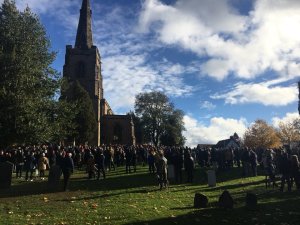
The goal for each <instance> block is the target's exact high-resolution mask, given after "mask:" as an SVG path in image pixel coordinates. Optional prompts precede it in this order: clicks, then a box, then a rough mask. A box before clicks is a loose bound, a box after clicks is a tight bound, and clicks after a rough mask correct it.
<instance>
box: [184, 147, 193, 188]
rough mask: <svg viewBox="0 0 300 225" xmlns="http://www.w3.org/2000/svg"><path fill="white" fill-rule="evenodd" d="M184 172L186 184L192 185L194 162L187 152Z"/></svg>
mask: <svg viewBox="0 0 300 225" xmlns="http://www.w3.org/2000/svg"><path fill="white" fill-rule="evenodd" d="M185 166H186V167H185V170H186V172H187V182H188V183H193V179H194V170H195V160H194V158H193V157H192V155H191V153H190V152H188V153H187V155H186V159H185Z"/></svg>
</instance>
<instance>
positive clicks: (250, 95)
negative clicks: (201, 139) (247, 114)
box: [211, 81, 298, 106]
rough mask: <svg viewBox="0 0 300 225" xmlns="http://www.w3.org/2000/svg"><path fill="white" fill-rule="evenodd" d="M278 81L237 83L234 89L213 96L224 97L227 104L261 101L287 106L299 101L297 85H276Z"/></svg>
mask: <svg viewBox="0 0 300 225" xmlns="http://www.w3.org/2000/svg"><path fill="white" fill-rule="evenodd" d="M276 83H277V81H276V82H273V81H269V82H262V83H248V84H246V83H237V84H235V85H234V87H233V89H232V90H230V91H228V92H225V93H217V94H214V95H212V96H211V98H213V99H224V101H225V103H227V104H246V103H259V104H263V105H265V106H285V105H288V104H291V103H293V102H295V101H297V99H298V90H297V87H296V86H290V87H284V86H278V85H277V86H275V84H276Z"/></svg>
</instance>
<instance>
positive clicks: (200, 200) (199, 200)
mask: <svg viewBox="0 0 300 225" xmlns="http://www.w3.org/2000/svg"><path fill="white" fill-rule="evenodd" d="M207 204H208V198H207V197H206V196H205V195H203V194H200V193H196V194H195V197H194V208H206V207H207Z"/></svg>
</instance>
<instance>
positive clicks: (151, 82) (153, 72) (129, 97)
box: [103, 55, 192, 113]
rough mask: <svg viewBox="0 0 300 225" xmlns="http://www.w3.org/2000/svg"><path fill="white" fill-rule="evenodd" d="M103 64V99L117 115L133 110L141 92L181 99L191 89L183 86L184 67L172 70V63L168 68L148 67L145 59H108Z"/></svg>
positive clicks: (128, 57)
mask: <svg viewBox="0 0 300 225" xmlns="http://www.w3.org/2000/svg"><path fill="white" fill-rule="evenodd" d="M103 64H104V65H105V67H104V68H103V74H104V75H105V79H104V87H105V90H104V95H105V96H106V97H107V99H108V101H109V103H110V105H111V106H112V108H113V109H114V110H116V111H117V112H122V113H124V112H126V111H129V110H130V109H133V105H134V100H135V96H136V95H137V94H139V93H141V92H147V91H152V90H158V91H162V92H164V93H165V94H167V95H171V96H175V97H176V96H177V97H178V96H184V95H188V94H189V93H190V92H191V89H192V87H191V86H188V85H185V84H184V83H183V79H182V76H181V73H183V71H182V70H183V67H182V66H179V65H177V66H175V68H172V66H168V64H170V63H169V62H165V66H166V67H161V66H160V65H159V64H158V65H157V66H153V65H147V61H146V57H145V55H118V56H111V57H106V58H104V60H103ZM177 67H178V68H177ZM166 68H171V69H169V70H167V69H166ZM176 68H177V69H176Z"/></svg>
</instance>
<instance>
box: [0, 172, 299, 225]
mask: <svg viewBox="0 0 300 225" xmlns="http://www.w3.org/2000/svg"><path fill="white" fill-rule="evenodd" d="M240 174H241V171H240V169H238V168H235V169H233V170H232V171H230V172H223V173H220V174H218V178H217V180H218V185H217V187H214V188H211V187H208V186H207V184H206V175H205V172H204V171H203V169H202V170H201V169H197V171H196V179H195V182H194V184H191V185H189V184H181V185H175V184H172V182H171V185H170V187H169V189H168V190H162V191H159V190H158V186H157V185H156V180H155V177H153V175H150V174H148V173H147V167H138V171H137V173H132V174H129V175H127V174H125V171H124V168H118V169H117V170H116V171H112V172H110V173H108V176H107V178H106V180H100V181H97V180H87V179H86V177H87V176H86V174H85V173H84V172H83V171H79V172H76V173H75V174H73V176H72V179H71V183H70V188H69V189H70V190H69V191H68V192H60V191H59V190H58V191H55V192H50V191H49V190H48V188H47V182H46V181H34V182H25V181H24V180H15V179H14V180H13V186H12V187H11V189H10V190H4V191H3V190H0V224H20V225H21V224H22V225H23V224H61V225H62V224H128V225H129V224H133V225H147V224H186V225H189V224H203V225H209V224H242V225H246V224H251V225H255V224H261V225H262V224H274V225H277V224H278V225H288V224H289V225H299V224H300V195H299V194H300V192H299V191H296V190H293V191H292V192H291V193H287V192H284V193H281V192H279V191H278V190H272V188H269V189H267V190H266V189H265V185H264V177H263V176H258V177H251V178H240ZM61 186H62V184H61ZM223 190H228V191H229V192H230V193H231V194H232V196H233V198H234V199H235V201H236V204H235V207H234V209H233V210H222V209H218V208H217V207H216V202H217V200H218V197H219V196H220V194H221V193H222V191H223ZM196 192H200V193H203V194H205V195H206V196H208V198H209V207H208V208H206V209H193V198H194V194H195V193H196ZM247 192H253V193H256V194H257V195H258V203H259V207H258V209H257V210H255V211H249V210H247V209H246V208H245V206H244V205H245V204H244V202H245V201H244V199H245V195H246V193H247Z"/></svg>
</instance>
